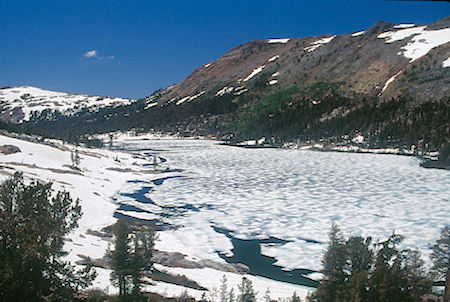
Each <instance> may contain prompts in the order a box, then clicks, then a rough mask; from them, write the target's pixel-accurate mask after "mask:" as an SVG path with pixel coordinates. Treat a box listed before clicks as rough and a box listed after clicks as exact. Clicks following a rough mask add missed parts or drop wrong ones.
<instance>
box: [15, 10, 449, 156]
mask: <svg viewBox="0 0 450 302" xmlns="http://www.w3.org/2000/svg"><path fill="white" fill-rule="evenodd" d="M449 96H450V17H447V18H445V19H442V20H439V21H436V22H434V23H432V24H428V25H415V24H393V23H387V22H377V23H376V24H375V25H374V26H372V27H371V28H369V29H367V30H365V31H361V32H356V33H350V34H345V35H338V36H334V35H321V36H315V37H305V38H285V39H269V40H257V41H251V42H248V43H245V44H243V45H240V46H237V47H235V48H233V49H231V50H230V51H229V52H227V53H226V54H225V55H224V56H222V57H220V58H218V59H217V60H215V61H213V62H210V63H208V64H205V65H203V66H201V67H199V68H198V69H196V70H195V71H194V72H193V73H192V74H191V75H189V76H188V77H187V78H186V79H185V80H183V81H181V82H179V83H177V84H175V85H173V86H170V87H168V88H166V89H163V90H160V91H156V92H155V93H153V94H152V95H151V96H149V97H147V98H145V99H142V100H138V101H136V102H134V103H131V104H129V105H127V106H119V107H116V108H114V107H105V108H103V109H98V111H89V110H82V111H81V112H78V113H75V114H73V115H71V116H69V117H66V116H56V117H52V118H51V121H50V122H49V121H48V118H42V116H41V117H37V118H30V120H29V121H28V122H25V123H23V124H24V125H23V126H21V127H22V130H24V129H26V130H27V131H28V132H34V133H40V134H44V135H46V136H59V137H65V138H67V137H72V138H73V137H76V136H79V135H85V134H94V133H99V132H108V131H115V130H127V129H131V128H135V129H137V130H138V131H144V132H146V131H154V130H157V131H162V132H170V133H177V134H180V135H205V136H214V137H218V138H221V139H226V140H228V141H229V142H230V143H240V142H242V141H248V140H252V141H259V142H260V144H270V145H275V146H280V145H283V144H286V143H288V142H295V143H296V144H300V145H301V144H304V143H307V144H311V143H315V142H319V143H322V144H325V145H335V146H336V145H348V144H358V145H360V146H363V147H370V148H383V147H395V148H402V149H407V150H415V151H417V150H419V151H427V152H431V151H437V150H439V151H440V153H441V157H442V156H444V157H445V158H448V155H449V154H450V152H449V150H450V141H449V139H450V104H449V103H450V102H449V101H450V99H449ZM23 120H25V119H23ZM25 121H26V120H25Z"/></svg>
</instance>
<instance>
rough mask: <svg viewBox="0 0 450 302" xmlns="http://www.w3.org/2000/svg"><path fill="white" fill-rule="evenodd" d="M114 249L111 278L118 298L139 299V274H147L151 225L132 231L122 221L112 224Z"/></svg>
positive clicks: (150, 258) (151, 266)
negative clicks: (117, 291)
mask: <svg viewBox="0 0 450 302" xmlns="http://www.w3.org/2000/svg"><path fill="white" fill-rule="evenodd" d="M113 233H114V250H113V251H112V252H111V269H112V270H113V272H112V273H111V281H112V283H113V284H114V285H115V286H116V287H118V288H119V298H120V299H122V300H133V301H134V300H141V299H142V293H141V288H142V286H143V276H144V275H143V273H147V274H150V275H151V271H152V269H153V262H152V254H153V246H154V241H155V233H154V231H153V229H151V228H144V227H142V228H141V230H132V228H131V226H130V225H128V223H127V222H125V221H123V220H120V219H119V220H118V221H117V222H116V223H115V224H114V226H113Z"/></svg>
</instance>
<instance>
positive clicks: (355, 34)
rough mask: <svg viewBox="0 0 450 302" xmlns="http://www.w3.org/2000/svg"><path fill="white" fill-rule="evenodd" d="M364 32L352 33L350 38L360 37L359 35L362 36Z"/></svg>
mask: <svg viewBox="0 0 450 302" xmlns="http://www.w3.org/2000/svg"><path fill="white" fill-rule="evenodd" d="M365 32H366V31H365V30H363V31H358V32H356V33H353V34H352V37H358V36H361V35H363V34H364V33H365Z"/></svg>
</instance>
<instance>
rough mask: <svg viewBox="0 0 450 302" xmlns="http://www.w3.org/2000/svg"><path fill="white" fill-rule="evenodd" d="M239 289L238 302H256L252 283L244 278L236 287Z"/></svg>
mask: <svg viewBox="0 0 450 302" xmlns="http://www.w3.org/2000/svg"><path fill="white" fill-rule="evenodd" d="M238 289H239V297H238V301H239V302H256V293H255V291H254V289H253V284H252V281H250V280H248V279H247V278H246V277H243V278H242V282H241V284H240V285H238Z"/></svg>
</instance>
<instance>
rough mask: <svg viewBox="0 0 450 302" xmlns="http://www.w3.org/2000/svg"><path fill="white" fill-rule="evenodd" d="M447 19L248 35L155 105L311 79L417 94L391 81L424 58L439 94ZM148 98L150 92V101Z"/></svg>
mask: <svg viewBox="0 0 450 302" xmlns="http://www.w3.org/2000/svg"><path fill="white" fill-rule="evenodd" d="M449 24H450V18H446V19H444V20H441V21H438V22H436V23H433V24H431V25H429V26H416V25H413V24H400V25H395V24H392V23H385V22H378V23H376V24H375V25H374V26H373V27H372V28H370V29H369V30H367V31H365V32H359V33H354V34H348V35H341V36H318V37H307V38H300V39H278V40H261V41H252V42H249V43H246V44H244V45H241V46H238V47H235V48H233V49H232V50H230V51H229V52H228V53H227V54H225V55H224V56H223V57H221V58H219V59H218V60H216V61H214V62H211V63H209V64H206V65H204V66H202V67H200V68H198V69H197V70H195V71H194V72H193V73H192V74H191V75H190V76H189V77H188V78H186V79H185V80H184V81H182V82H180V83H178V84H176V85H174V86H172V87H170V88H168V89H166V90H164V91H162V92H160V93H159V95H160V98H159V101H158V105H161V104H170V103H174V104H175V105H182V104H186V103H188V102H192V101H194V100H195V101H198V100H199V99H200V98H208V97H220V96H223V95H225V94H233V95H235V96H237V97H238V96H240V95H242V94H244V93H247V92H248V91H250V92H251V91H252V89H254V88H255V87H253V86H258V85H260V86H266V87H265V88H271V86H272V88H274V87H281V88H283V87H288V86H292V85H296V86H297V87H299V88H305V87H308V86H310V85H312V84H314V83H317V82H334V83H339V88H340V89H341V90H342V91H343V92H344V93H345V95H348V96H353V95H358V94H364V95H368V96H378V97H380V98H382V99H389V98H391V97H393V96H397V95H399V94H400V93H405V92H407V93H408V94H410V95H416V94H417V96H419V95H420V91H422V87H419V85H409V86H408V87H396V86H398V84H397V83H396V82H398V81H400V80H401V78H402V77H404V75H402V73H404V72H405V71H406V72H407V73H408V71H409V69H416V68H417V69H420V68H421V67H423V66H424V65H426V66H430V63H432V64H431V65H432V66H433V69H432V73H433V74H435V75H436V79H434V80H436V81H440V82H439V83H438V84H439V86H440V87H441V88H440V89H434V90H433V93H432V94H431V95H429V97H430V98H433V99H440V98H442V97H445V96H448V95H449V92H450V91H449V90H450V88H449V85H440V84H448V69H447V68H446V67H444V66H443V62H444V61H445V60H446V59H448V57H449V56H450V53H449V47H450V46H449V44H448V43H449V42H450V28H449ZM433 48H434V49H433ZM432 49H433V51H431V50H432ZM429 61H432V62H429ZM400 71H401V72H400ZM428 71H430V70H428ZM399 72H400V73H399ZM395 75H397V77H396V78H395V80H394V78H393V77H394V76H395ZM416 76H417V77H418V78H419V79H421V77H420V75H419V74H417V75H416ZM438 77H439V79H437V78H438ZM436 81H433V83H436ZM247 89H248V90H247ZM153 100H154V98H151V97H150V98H149V99H148V101H149V104H154V102H153V103H152V101H153Z"/></svg>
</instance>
